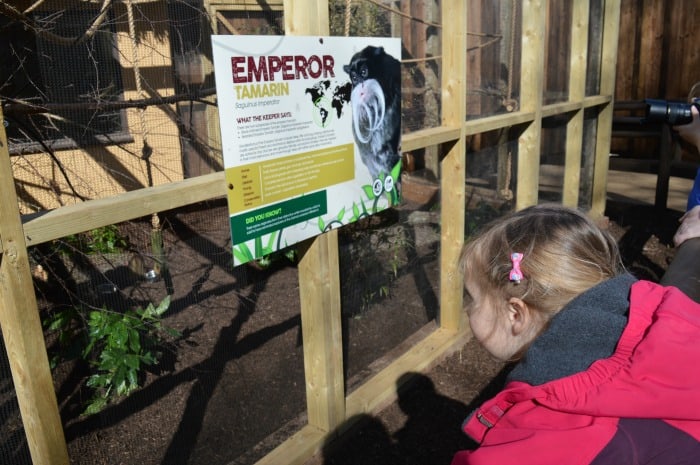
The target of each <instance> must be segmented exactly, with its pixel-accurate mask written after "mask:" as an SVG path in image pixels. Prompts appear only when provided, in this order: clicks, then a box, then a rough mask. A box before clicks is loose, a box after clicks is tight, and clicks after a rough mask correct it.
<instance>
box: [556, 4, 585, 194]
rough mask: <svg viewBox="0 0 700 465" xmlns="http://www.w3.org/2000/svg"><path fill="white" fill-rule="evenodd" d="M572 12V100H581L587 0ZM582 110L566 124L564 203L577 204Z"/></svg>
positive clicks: (582, 96) (570, 89) (570, 72)
mask: <svg viewBox="0 0 700 465" xmlns="http://www.w3.org/2000/svg"><path fill="white" fill-rule="evenodd" d="M572 7H573V12H572V16H573V17H572V19H571V24H572V30H571V53H570V62H569V101H570V102H571V101H577V102H580V101H582V100H583V98H584V97H585V95H586V75H587V73H586V65H587V62H588V59H587V58H588V53H587V51H588V14H589V7H590V3H589V1H588V0H580V1H577V2H574V3H573V5H572ZM583 113H584V109H583V108H581V109H579V110H577V111H576V112H575V114H574V115H573V116H572V117H571V119H570V120H569V122H568V123H567V125H566V154H565V157H566V158H565V162H564V188H563V192H562V203H563V204H564V205H568V206H571V207H577V206H578V194H579V186H580V179H581V155H582V153H581V152H582V150H583Z"/></svg>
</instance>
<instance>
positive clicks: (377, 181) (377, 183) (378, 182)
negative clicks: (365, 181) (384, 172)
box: [372, 179, 384, 196]
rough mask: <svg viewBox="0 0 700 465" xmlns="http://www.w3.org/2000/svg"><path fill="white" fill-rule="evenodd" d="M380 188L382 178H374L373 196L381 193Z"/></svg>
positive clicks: (381, 186) (382, 187)
mask: <svg viewBox="0 0 700 465" xmlns="http://www.w3.org/2000/svg"><path fill="white" fill-rule="evenodd" d="M382 189H384V185H383V184H382V180H381V179H375V180H374V182H372V192H373V193H374V195H375V196H379V195H381V193H382Z"/></svg>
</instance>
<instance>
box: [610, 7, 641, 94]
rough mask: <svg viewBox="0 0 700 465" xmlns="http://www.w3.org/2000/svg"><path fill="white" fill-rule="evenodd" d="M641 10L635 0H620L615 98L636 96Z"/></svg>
mask: <svg viewBox="0 0 700 465" xmlns="http://www.w3.org/2000/svg"><path fill="white" fill-rule="evenodd" d="M640 14H641V12H640V11H639V8H638V7H637V2H636V1H635V0H622V3H621V10H620V41H619V44H618V47H619V48H618V53H619V59H618V60H617V66H616V69H617V80H616V83H615V85H616V88H615V98H616V99H617V100H634V99H637V98H639V97H638V96H637V91H636V87H637V76H638V74H639V60H638V57H639V42H638V40H637V39H638V34H637V31H638V30H639V26H638V20H639V15H640Z"/></svg>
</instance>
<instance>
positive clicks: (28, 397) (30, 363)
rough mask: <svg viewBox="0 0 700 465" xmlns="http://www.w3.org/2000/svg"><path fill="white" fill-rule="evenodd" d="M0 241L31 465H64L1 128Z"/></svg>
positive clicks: (6, 317)
mask: <svg viewBox="0 0 700 465" xmlns="http://www.w3.org/2000/svg"><path fill="white" fill-rule="evenodd" d="M1 120H2V110H1V109H0V121H1ZM0 237H1V238H2V251H1V253H2V254H1V255H0V327H1V328H2V335H3V339H4V341H5V348H6V349H7V355H8V358H9V362H10V370H11V371H12V380H13V381H14V385H15V392H16V393H17V401H18V403H19V409H20V413H21V414H22V422H23V424H24V432H25V434H26V436H27V443H28V444H29V452H30V454H31V456H32V462H33V463H34V465H63V464H65V465H67V464H68V463H69V461H68V450H67V447H66V441H65V438H64V436H63V426H62V425H61V418H60V416H59V413H58V404H57V403H56V393H55V392H54V386H53V379H52V377H51V369H50V368H49V360H48V356H47V355H46V343H45V341H44V333H43V330H42V328H41V321H40V319H39V311H38V309H37V302H36V296H35V295H34V284H33V283H32V276H31V272H30V269H29V258H28V255H27V245H26V242H25V239H24V232H23V230H22V222H21V219H20V216H19V208H18V206H17V193H16V191H15V185H14V177H13V176H12V167H11V165H10V155H9V152H8V150H7V136H6V134H5V129H4V128H0Z"/></svg>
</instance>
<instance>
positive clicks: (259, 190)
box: [225, 144, 355, 214]
mask: <svg viewBox="0 0 700 465" xmlns="http://www.w3.org/2000/svg"><path fill="white" fill-rule="evenodd" d="M354 151H355V145H354V144H345V145H339V146H335V147H328V148H325V149H320V150H315V151H313V152H305V153H301V154H298V155H292V156H288V157H283V158H275V159H274V160H267V161H262V162H259V163H250V164H247V165H243V166H236V167H233V168H227V169H226V173H225V174H226V183H227V185H228V205H229V214H234V213H238V212H241V211H244V210H249V209H251V208H256V207H259V206H261V205H266V204H269V203H274V202H279V201H281V200H284V199H289V198H292V197H296V196H298V195H302V194H306V193H308V192H313V191H316V190H319V189H325V188H327V187H330V186H333V185H336V184H340V183H342V182H346V181H351V180H353V179H354V178H355V156H354V155H355V153H354Z"/></svg>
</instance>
